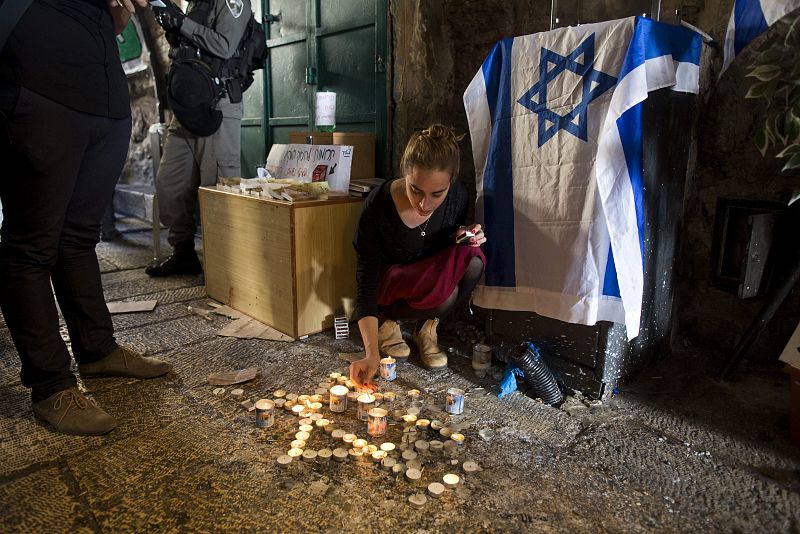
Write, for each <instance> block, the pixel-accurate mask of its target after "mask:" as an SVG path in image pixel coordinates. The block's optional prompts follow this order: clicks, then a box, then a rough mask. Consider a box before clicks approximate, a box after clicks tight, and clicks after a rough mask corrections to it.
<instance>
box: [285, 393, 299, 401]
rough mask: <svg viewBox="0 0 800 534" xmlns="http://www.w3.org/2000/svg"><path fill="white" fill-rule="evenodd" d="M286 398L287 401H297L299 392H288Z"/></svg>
mask: <svg viewBox="0 0 800 534" xmlns="http://www.w3.org/2000/svg"><path fill="white" fill-rule="evenodd" d="M286 400H287V401H292V402H297V393H287V394H286Z"/></svg>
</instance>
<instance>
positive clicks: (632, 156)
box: [617, 102, 644, 264]
mask: <svg viewBox="0 0 800 534" xmlns="http://www.w3.org/2000/svg"><path fill="white" fill-rule="evenodd" d="M617 129H618V130H619V137H620V140H621V141H622V150H623V152H624V153H625V164H626V166H627V167H628V176H629V177H630V179H631V189H633V205H634V208H635V209H636V227H637V228H638V230H639V250H640V251H641V253H642V264H644V173H643V167H644V156H643V153H644V146H643V145H644V143H643V141H642V135H643V131H642V130H643V129H642V103H641V102H640V103H638V104H636V105H635V106H633V107H632V108H630V109H629V110H628V111H626V112H625V113H623V114H622V115H621V116H620V118H618V119H617Z"/></svg>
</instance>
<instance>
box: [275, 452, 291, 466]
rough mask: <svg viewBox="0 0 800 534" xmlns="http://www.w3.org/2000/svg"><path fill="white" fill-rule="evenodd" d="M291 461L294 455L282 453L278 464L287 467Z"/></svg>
mask: <svg viewBox="0 0 800 534" xmlns="http://www.w3.org/2000/svg"><path fill="white" fill-rule="evenodd" d="M290 463H292V457H291V456H289V455H288V454H281V455H280V456H278V464H280V465H282V466H284V467H285V466H287V465H289V464H290Z"/></svg>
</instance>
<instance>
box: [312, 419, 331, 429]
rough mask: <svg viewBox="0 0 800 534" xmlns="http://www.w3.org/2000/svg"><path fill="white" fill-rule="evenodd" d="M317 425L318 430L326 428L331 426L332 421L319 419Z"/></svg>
mask: <svg viewBox="0 0 800 534" xmlns="http://www.w3.org/2000/svg"><path fill="white" fill-rule="evenodd" d="M315 424H316V425H317V428H325V427H326V426H328V425H329V424H331V422H330V420H328V419H324V418H323V419H317V422H316V423H315Z"/></svg>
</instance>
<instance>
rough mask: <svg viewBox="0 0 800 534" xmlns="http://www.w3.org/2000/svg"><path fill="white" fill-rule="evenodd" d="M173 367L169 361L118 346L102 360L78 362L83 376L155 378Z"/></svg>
mask: <svg viewBox="0 0 800 534" xmlns="http://www.w3.org/2000/svg"><path fill="white" fill-rule="evenodd" d="M171 369H172V366H171V365H170V364H168V363H167V362H165V361H161V360H159V359H157V358H151V357H149V356H144V355H143V354H139V353H138V352H134V351H132V350H131V349H129V348H128V347H118V348H117V350H115V351H114V352H112V353H111V354H109V355H108V356H106V357H105V358H103V359H102V360H98V361H96V362H91V363H79V364H78V371H79V372H80V373H81V376H82V377H83V378H94V377H100V376H127V377H131V378H155V377H157V376H162V375H165V374H167V373H168V372H170V370H171Z"/></svg>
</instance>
